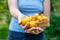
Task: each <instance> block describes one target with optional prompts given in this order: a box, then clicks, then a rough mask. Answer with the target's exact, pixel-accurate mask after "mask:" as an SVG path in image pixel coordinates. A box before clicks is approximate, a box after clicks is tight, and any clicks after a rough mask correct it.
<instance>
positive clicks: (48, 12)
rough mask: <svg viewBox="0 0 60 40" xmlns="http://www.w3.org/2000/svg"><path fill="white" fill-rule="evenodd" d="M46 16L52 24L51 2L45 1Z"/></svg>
mask: <svg viewBox="0 0 60 40" xmlns="http://www.w3.org/2000/svg"><path fill="white" fill-rule="evenodd" d="M44 14H45V15H46V16H47V17H48V19H49V22H50V0H44Z"/></svg>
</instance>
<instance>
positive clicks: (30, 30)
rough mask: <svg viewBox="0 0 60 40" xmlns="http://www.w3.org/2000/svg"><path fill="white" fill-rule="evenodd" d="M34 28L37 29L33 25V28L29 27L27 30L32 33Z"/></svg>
mask: <svg viewBox="0 0 60 40" xmlns="http://www.w3.org/2000/svg"><path fill="white" fill-rule="evenodd" d="M34 29H35V27H32V28H30V29H27V30H26V32H27V33H31V32H32V31H33V30H34Z"/></svg>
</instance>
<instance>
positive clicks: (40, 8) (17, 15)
mask: <svg viewBox="0 0 60 40" xmlns="http://www.w3.org/2000/svg"><path fill="white" fill-rule="evenodd" d="M8 6H9V10H10V13H11V15H12V19H11V22H10V26H9V37H8V40H45V37H44V31H43V30H44V28H43V29H42V28H40V27H36V28H35V27H32V28H30V29H27V26H28V24H29V23H27V24H26V25H24V26H22V25H21V24H20V22H21V19H22V18H23V17H27V16H30V15H34V14H35V13H39V14H41V13H42V12H43V13H44V14H45V15H46V16H47V17H48V18H49V19H50V0H8ZM19 24H20V25H19ZM35 29H36V30H38V32H37V35H35V34H31V33H33V32H32V30H35ZM40 31H41V32H40ZM34 32H35V31H34Z"/></svg>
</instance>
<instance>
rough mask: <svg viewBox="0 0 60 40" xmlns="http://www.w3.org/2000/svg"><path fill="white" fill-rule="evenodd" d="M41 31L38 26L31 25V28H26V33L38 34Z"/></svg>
mask: <svg viewBox="0 0 60 40" xmlns="http://www.w3.org/2000/svg"><path fill="white" fill-rule="evenodd" d="M42 31H43V29H42V28H40V27H32V28H30V29H27V30H26V32H27V33H31V34H39V33H41V32H42Z"/></svg>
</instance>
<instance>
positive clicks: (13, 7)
mask: <svg viewBox="0 0 60 40" xmlns="http://www.w3.org/2000/svg"><path fill="white" fill-rule="evenodd" d="M8 6H9V10H10V14H11V15H12V16H13V17H14V18H16V19H17V18H18V17H19V16H23V15H22V13H21V12H20V11H19V9H18V3H17V0H8Z"/></svg>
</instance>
